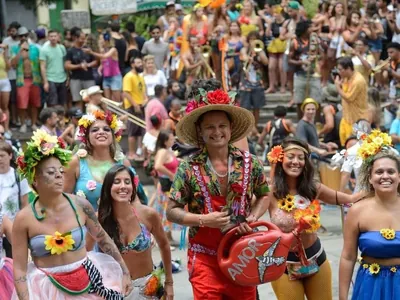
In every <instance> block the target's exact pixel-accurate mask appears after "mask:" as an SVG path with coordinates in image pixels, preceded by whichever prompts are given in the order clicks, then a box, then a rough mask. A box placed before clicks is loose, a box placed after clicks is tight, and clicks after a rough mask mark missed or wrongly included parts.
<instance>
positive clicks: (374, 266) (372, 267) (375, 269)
mask: <svg viewBox="0 0 400 300" xmlns="http://www.w3.org/2000/svg"><path fill="white" fill-rule="evenodd" d="M380 270H381V267H380V266H379V265H378V264H371V265H370V266H369V272H370V273H371V274H378V273H379V271H380Z"/></svg>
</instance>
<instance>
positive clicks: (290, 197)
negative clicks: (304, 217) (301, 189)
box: [286, 194, 294, 203]
mask: <svg viewBox="0 0 400 300" xmlns="http://www.w3.org/2000/svg"><path fill="white" fill-rule="evenodd" d="M286 201H287V202H289V203H293V202H294V196H293V195H290V194H288V195H287V196H286Z"/></svg>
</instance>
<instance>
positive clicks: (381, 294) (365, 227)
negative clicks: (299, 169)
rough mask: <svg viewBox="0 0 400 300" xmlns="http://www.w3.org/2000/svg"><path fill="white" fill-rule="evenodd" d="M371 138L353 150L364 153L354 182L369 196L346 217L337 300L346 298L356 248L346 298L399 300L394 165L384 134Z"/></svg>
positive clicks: (399, 204)
mask: <svg viewBox="0 0 400 300" xmlns="http://www.w3.org/2000/svg"><path fill="white" fill-rule="evenodd" d="M373 134H374V131H373V132H372V134H371V135H370V136H369V137H368V138H367V139H366V140H364V142H363V144H362V145H361V148H360V150H359V153H360V154H364V155H363V158H364V161H363V164H362V166H361V170H360V175H359V180H360V184H361V185H362V190H365V191H367V192H369V195H368V196H366V197H365V198H364V199H363V200H362V201H359V202H357V203H355V204H354V205H353V206H352V207H351V208H350V210H349V212H348V215H347V218H346V224H345V230H344V246H343V251H342V256H341V259H340V269H339V299H340V300H347V299H348V294H349V287H350V282H351V279H352V274H353V269H354V264H355V262H356V261H357V247H358V248H359V249H360V252H361V259H360V260H359V262H360V267H359V269H358V273H357V277H356V281H355V284H354V288H353V296H352V299H353V300H395V299H400V219H399V214H400V197H399V182H400V179H399V178H400V160H399V158H398V156H396V155H395V153H394V152H393V151H392V149H391V148H390V147H389V145H390V142H391V139H390V137H389V136H388V135H387V134H382V133H377V131H376V132H375V135H376V136H375V137H374V139H369V138H370V137H372V135H373ZM382 141H383V142H382ZM378 144H379V146H378V147H375V146H376V145H378ZM371 149H376V150H373V151H371ZM365 150H366V151H365ZM378 151H380V152H378ZM366 152H369V153H373V152H375V153H376V154H375V155H368V154H367V153H366Z"/></svg>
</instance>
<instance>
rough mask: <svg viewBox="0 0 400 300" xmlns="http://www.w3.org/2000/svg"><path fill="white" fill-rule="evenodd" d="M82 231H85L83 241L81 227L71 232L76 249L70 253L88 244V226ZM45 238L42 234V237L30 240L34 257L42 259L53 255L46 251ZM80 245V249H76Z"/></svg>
mask: <svg viewBox="0 0 400 300" xmlns="http://www.w3.org/2000/svg"><path fill="white" fill-rule="evenodd" d="M82 231H83V240H81V229H80V227H76V228H74V229H72V230H71V235H72V238H73V239H74V241H75V244H74V248H73V249H72V250H70V251H77V250H79V249H82V248H83V247H85V243H86V240H85V236H86V231H87V230H86V226H82ZM45 236H46V235H44V234H40V235H36V236H34V237H32V238H30V239H29V249H31V253H32V256H34V257H42V256H49V255H51V252H50V250H46V246H45V244H44V241H45ZM81 241H82V242H81ZM79 244H80V246H79V248H75V247H76V246H78V245H79Z"/></svg>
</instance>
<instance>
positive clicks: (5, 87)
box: [0, 78, 11, 93]
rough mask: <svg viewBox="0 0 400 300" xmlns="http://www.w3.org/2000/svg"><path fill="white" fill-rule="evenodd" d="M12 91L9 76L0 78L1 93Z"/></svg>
mask: <svg viewBox="0 0 400 300" xmlns="http://www.w3.org/2000/svg"><path fill="white" fill-rule="evenodd" d="M3 92H4V93H5V92H11V83H10V80H8V78H6V79H0V93H3Z"/></svg>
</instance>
